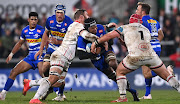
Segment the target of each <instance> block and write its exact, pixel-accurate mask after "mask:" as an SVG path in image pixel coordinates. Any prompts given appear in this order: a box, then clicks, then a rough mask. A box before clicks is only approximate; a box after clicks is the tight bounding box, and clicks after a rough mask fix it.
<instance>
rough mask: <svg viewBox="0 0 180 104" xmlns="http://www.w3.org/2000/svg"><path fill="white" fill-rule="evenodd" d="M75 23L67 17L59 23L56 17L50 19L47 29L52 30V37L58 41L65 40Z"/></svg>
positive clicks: (52, 45)
mask: <svg viewBox="0 0 180 104" xmlns="http://www.w3.org/2000/svg"><path fill="white" fill-rule="evenodd" d="M71 23H73V20H72V19H71V18H70V17H68V16H66V15H65V18H64V20H63V21H62V22H60V23H58V22H57V21H56V15H53V16H51V17H49V18H48V19H47V21H46V29H47V30H50V34H51V37H53V38H56V39H57V40H63V38H64V36H65V34H66V32H67V29H68V27H69V25H70V24H71ZM58 46H59V45H55V44H52V43H50V44H49V47H51V48H53V47H58Z"/></svg>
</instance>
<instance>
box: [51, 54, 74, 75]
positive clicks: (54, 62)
mask: <svg viewBox="0 0 180 104" xmlns="http://www.w3.org/2000/svg"><path fill="white" fill-rule="evenodd" d="M70 64H71V61H69V60H68V59H67V58H66V57H65V56H64V55H62V54H60V53H59V52H58V51H54V52H53V53H52V54H51V58H50V65H51V68H52V67H59V69H61V68H63V71H65V72H67V71H68V68H69V65H70Z"/></svg>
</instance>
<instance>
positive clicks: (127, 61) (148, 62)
mask: <svg viewBox="0 0 180 104" xmlns="http://www.w3.org/2000/svg"><path fill="white" fill-rule="evenodd" d="M122 64H123V66H124V67H125V68H127V69H129V70H136V69H138V68H139V67H141V66H148V67H149V68H150V69H155V68H159V67H161V66H162V65H163V62H162V61H161V59H160V58H159V57H158V56H157V55H156V56H144V57H142V56H140V57H138V56H129V55H127V56H126V57H125V58H124V59H123V61H122Z"/></svg>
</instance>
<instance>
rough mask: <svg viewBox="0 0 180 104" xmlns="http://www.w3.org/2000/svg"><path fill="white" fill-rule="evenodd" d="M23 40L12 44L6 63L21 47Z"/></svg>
mask: <svg viewBox="0 0 180 104" xmlns="http://www.w3.org/2000/svg"><path fill="white" fill-rule="evenodd" d="M24 42H25V41H24V40H19V41H18V42H17V43H16V45H15V46H14V48H13V49H12V51H11V53H10V54H9V56H8V57H7V59H6V63H9V61H10V60H11V59H12V57H13V55H14V54H15V53H16V52H17V51H18V50H19V49H20V48H21V46H22V44H23V43H24Z"/></svg>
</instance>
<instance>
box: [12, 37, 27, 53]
mask: <svg viewBox="0 0 180 104" xmlns="http://www.w3.org/2000/svg"><path fill="white" fill-rule="evenodd" d="M24 42H25V41H24V40H19V41H18V42H17V43H16V45H15V46H14V47H13V49H12V51H11V52H12V53H13V54H15V53H16V52H17V51H18V50H19V49H20V48H21V46H22V44H23V43H24Z"/></svg>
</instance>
